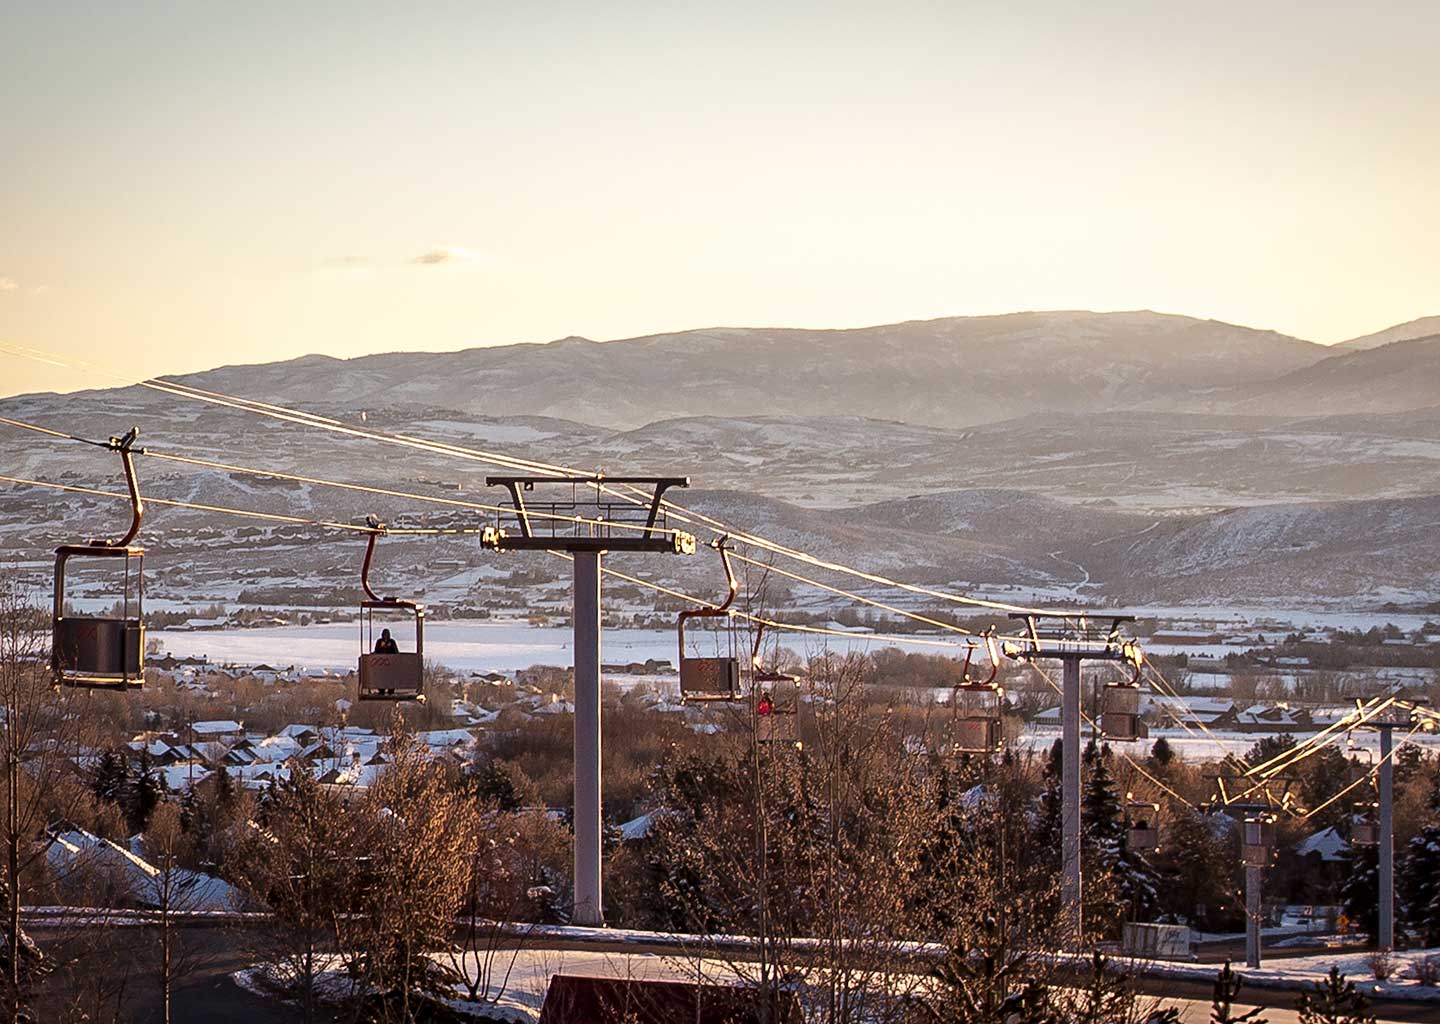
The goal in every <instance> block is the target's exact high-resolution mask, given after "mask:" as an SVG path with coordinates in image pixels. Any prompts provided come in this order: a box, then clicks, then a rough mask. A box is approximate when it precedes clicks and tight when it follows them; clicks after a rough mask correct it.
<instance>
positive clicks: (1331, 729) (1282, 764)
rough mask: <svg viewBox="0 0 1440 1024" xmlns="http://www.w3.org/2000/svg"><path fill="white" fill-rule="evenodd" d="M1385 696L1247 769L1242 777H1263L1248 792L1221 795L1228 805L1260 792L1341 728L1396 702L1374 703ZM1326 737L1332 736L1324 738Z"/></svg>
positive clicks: (1328, 741) (1355, 724)
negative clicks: (1229, 795) (1227, 796)
mask: <svg viewBox="0 0 1440 1024" xmlns="http://www.w3.org/2000/svg"><path fill="white" fill-rule="evenodd" d="M1382 699H1383V698H1381V697H1372V698H1371V699H1370V700H1369V701H1367V702H1366V703H1365V705H1364V706H1363V707H1360V708H1357V709H1356V710H1355V711H1353V712H1351V713H1350V714H1348V715H1345V716H1344V717H1343V718H1341V719H1339V720H1338V721H1336V722H1333V723H1332V724H1330V725H1328V726H1326V727H1325V728H1324V729H1322V730H1321V731H1320V732H1318V733H1316V734H1315V735H1314V736H1310V737H1307V738H1306V740H1305V742H1304V743H1302V744H1298V745H1296V746H1294V747H1292V748H1290V749H1289V750H1285V751H1281V752H1280V753H1279V754H1277V755H1276V756H1274V757H1272V758H1270V759H1269V760H1267V761H1264V762H1262V763H1261V764H1258V765H1256V766H1255V767H1254V768H1251V769H1249V770H1248V771H1246V772H1244V774H1243V775H1242V778H1251V777H1255V776H1258V777H1259V779H1260V781H1259V782H1257V783H1255V785H1253V786H1251V787H1250V788H1249V789H1247V790H1245V792H1243V793H1239V794H1237V795H1235V796H1233V797H1229V798H1225V796H1224V793H1223V791H1222V793H1221V797H1222V799H1224V800H1225V804H1226V806H1229V805H1230V804H1233V803H1237V802H1239V801H1241V800H1244V799H1245V798H1246V797H1248V796H1250V795H1251V794H1253V793H1258V792H1260V791H1261V790H1264V789H1266V788H1267V787H1268V786H1269V785H1270V783H1271V782H1272V781H1274V779H1275V776H1276V775H1278V774H1279V773H1280V772H1282V771H1284V770H1285V769H1287V768H1291V767H1294V766H1295V765H1297V764H1300V763H1302V762H1303V761H1305V759H1306V758H1309V757H1311V756H1312V755H1314V754H1317V753H1319V752H1320V751H1321V750H1323V749H1325V748H1326V747H1328V746H1329V745H1330V744H1331V743H1334V742H1335V740H1337V739H1338V738H1339V737H1340V732H1339V730H1341V729H1344V730H1346V732H1347V733H1348V732H1349V731H1351V730H1353V729H1355V728H1358V727H1359V726H1361V725H1364V724H1365V723H1366V722H1368V721H1369V720H1370V719H1372V718H1374V717H1375V716H1376V715H1378V714H1380V713H1381V712H1382V711H1385V710H1386V709H1388V708H1389V707H1390V706H1391V705H1392V704H1394V703H1395V699H1394V698H1393V697H1392V698H1390V699H1388V700H1385V702H1384V703H1383V704H1380V705H1379V706H1378V707H1377V706H1373V705H1375V702H1376V701H1379V700H1382ZM1352 716H1353V717H1354V721H1351V719H1352ZM1324 737H1329V738H1328V739H1324ZM1322 739H1323V742H1322Z"/></svg>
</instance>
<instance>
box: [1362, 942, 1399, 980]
mask: <svg viewBox="0 0 1440 1024" xmlns="http://www.w3.org/2000/svg"><path fill="white" fill-rule="evenodd" d="M1365 966H1366V967H1368V968H1370V973H1371V974H1373V975H1374V976H1375V980H1376V981H1389V980H1390V978H1391V976H1392V975H1393V974H1394V973H1395V957H1394V956H1392V955H1391V953H1390V951H1389V950H1385V949H1376V950H1371V951H1370V952H1369V953H1367V954H1366V955H1365Z"/></svg>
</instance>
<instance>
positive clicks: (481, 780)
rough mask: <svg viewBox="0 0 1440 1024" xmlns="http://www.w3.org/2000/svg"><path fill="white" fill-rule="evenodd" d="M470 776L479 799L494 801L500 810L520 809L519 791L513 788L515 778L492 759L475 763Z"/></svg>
mask: <svg viewBox="0 0 1440 1024" xmlns="http://www.w3.org/2000/svg"><path fill="white" fill-rule="evenodd" d="M470 777H471V780H472V783H473V785H474V787H475V795H476V796H478V797H479V798H480V799H482V800H484V801H486V802H487V803H494V804H495V805H496V806H498V807H499V808H500V810H502V811H518V810H519V809H520V793H519V791H518V790H516V788H515V780H514V779H512V778H511V777H510V773H509V772H507V771H505V769H504V768H502V767H500V765H498V764H497V763H496V762H495V761H494V760H493V759H489V760H486V761H485V763H484V764H481V765H477V766H476V767H475V769H474V770H473V771H472V772H471V776H470Z"/></svg>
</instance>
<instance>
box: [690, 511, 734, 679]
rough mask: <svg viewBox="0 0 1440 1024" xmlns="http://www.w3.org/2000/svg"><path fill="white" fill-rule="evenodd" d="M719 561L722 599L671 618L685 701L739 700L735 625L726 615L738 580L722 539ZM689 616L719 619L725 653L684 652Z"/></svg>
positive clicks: (719, 546)
mask: <svg viewBox="0 0 1440 1024" xmlns="http://www.w3.org/2000/svg"><path fill="white" fill-rule="evenodd" d="M715 549H716V550H717V551H719V552H720V562H721V564H722V565H723V566H724V567H725V582H726V586H727V588H728V589H727V592H726V594H725V600H724V601H723V602H721V603H720V604H718V605H716V606H714V607H713V608H699V609H687V610H686V611H683V612H681V613H680V614H679V615H678V616H676V619H675V631H676V634H677V636H678V640H679V648H680V700H681V701H682V702H684V703H686V704H694V703H705V702H708V701H737V700H739V699H740V658H739V657H738V656H737V655H736V649H735V643H736V640H735V624H734V621H733V620H732V619H731V617H730V604H731V602H733V601H734V600H735V595H736V594H738V593H739V592H740V583H739V581H738V580H737V579H736V578H735V572H734V570H733V569H731V567H730V556H729V554H728V553H727V552H726V550H725V538H724V537H721V538H720V539H719V540H718V541H717V542H716V543H715ZM691 619H723V620H724V625H723V626H722V627H721V628H722V630H723V637H722V638H721V644H722V645H726V646H728V649H729V654H727V655H721V656H717V657H690V656H688V655H687V654H686V653H685V625H686V623H688V622H689V621H690V620H691Z"/></svg>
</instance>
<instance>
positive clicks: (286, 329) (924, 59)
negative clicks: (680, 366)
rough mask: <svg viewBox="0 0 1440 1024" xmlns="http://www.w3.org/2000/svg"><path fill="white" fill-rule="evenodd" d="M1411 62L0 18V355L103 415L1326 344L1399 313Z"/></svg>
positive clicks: (150, 8)
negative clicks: (893, 349)
mask: <svg viewBox="0 0 1440 1024" xmlns="http://www.w3.org/2000/svg"><path fill="white" fill-rule="evenodd" d="M1437 39H1440V4H1435V3H1433V2H1430V0H1416V2H1407V3H1396V2H1388V3H1387V2H1384V0H1380V2H1377V3H1371V4H1357V3H1353V2H1345V3H1333V2H1326V0H1309V2H1304V3H1301V2H1290V0H1274V2H1266V0H1261V2H1255V0H1247V2H1230V0H1216V2H1212V3H1209V4H1180V3H1171V2H1165V0H1144V2H1139V0H1137V2H1112V0H1093V2H1090V3H1086V4H1074V3H1071V2H1069V0H1029V2H1026V0H1017V2H1013V3H1008V4H999V3H972V2H968V0H946V2H936V3H920V2H908V0H887V2H884V3H881V2H878V0H876V2H873V3H868V4H851V3H845V2H838V0H837V2H830V3H823V4H810V3H804V2H788V3H784V4H775V3H773V2H751V0H729V2H727V3H714V2H709V3H704V4H698V3H690V2H687V0H667V2H665V3H658V2H649V3H639V2H636V3H627V2H603V0H586V2H577V3H569V2H550V0H534V2H530V3H520V4H517V3H513V2H511V3H504V4H498V3H488V2H482V0H469V2H464V3H413V4H404V5H402V4H389V3H387V4H381V3H364V2H360V0H350V2H345V3H333V4H332V3H324V2H319V0H316V2H311V3H306V4H291V3H285V4H278V3H277V4H269V3H263V2H256V3H248V4H219V3H203V2H196V0H191V2H185V3H173V4H166V3H158V2H157V3H147V4H143V5H139V4H113V3H95V4H78V3H69V2H64V0H57V2H53V3H46V4H38V3H31V4H15V5H11V6H9V7H8V8H7V9H6V12H5V15H4V30H3V32H0V125H3V126H4V127H3V132H0V341H4V342H8V343H11V344H14V345H24V346H29V347H32V348H37V349H42V350H45V351H48V352H52V353H56V354H59V355H60V356H61V357H62V358H63V359H65V360H85V361H88V362H90V363H95V364H100V365H102V366H105V367H113V368H115V369H116V370H117V371H119V372H120V373H121V374H122V375H124V376H126V377H129V378H131V379H135V378H139V377H143V376H147V375H150V374H158V373H173V372H184V371H189V370H196V369H202V368H206V367H210V366H215V365H221V364H227V363H245V362H264V361H269V360H274V359H284V358H290V357H293V356H297V355H300V354H304V353H309V352H323V353H327V354H330V355H335V356H342V357H346V356H354V355H361V354H364V353H369V352H377V351H395V350H406V349H425V350H440V349H457V348H464V347H470V346H478V345H497V344H508V343H513V342H534V341H547V340H551V339H554V338H559V337H564V336H567V335H576V334H578V335H583V336H586V337H590V338H597V339H611V338H618V337H630V336H636V335H642V334H651V333H658V332H663V331H670V330H683V329H687V328H695V327H707V326H715V325H735V326H792V327H847V326H858V325H862V324H874V323H888V322H893V321H899V320H908V319H919V318H929V317H939V316H955V315H969V314H987V313H1003V312H1011V311H1015V310H1025V309H1097V310H1106V309H1139V308H1148V309H1156V310H1160V311H1164V312H1173V313H1184V314H1189V315H1193V316H1201V317H1214V318H1216V319H1221V320H1227V321H1231V322H1234V323H1242V324H1246V325H1248V326H1253V327H1261V328H1267V329H1274V330H1278V331H1282V332H1284V333H1287V334H1294V335H1297V336H1300V337H1305V338H1308V339H1311V340H1315V341H1321V342H1326V343H1330V342H1335V341H1340V340H1343V339H1345V338H1348V337H1352V336H1355V335H1359V334H1364V333H1369V332H1371V331H1375V330H1379V329H1381V328H1383V327H1386V326H1389V325H1391V324H1394V323H1398V322H1401V321H1406V320H1410V319H1413V318H1416V317H1419V316H1424V315H1429V314H1434V313H1440V244H1437V239H1440V198H1437V188H1436V185H1435V172H1436V169H1437V168H1440V61H1437V60H1435V49H1434V48H1435V44H1436V40H1437ZM0 360H4V362H5V369H6V372H5V373H4V374H3V376H0V394H13V393H18V392H24V391H30V390H37V389H42V388H43V389H70V388H77V387H92V386H97V385H100V384H106V383H110V382H111V381H109V380H106V379H103V377H97V376H96V373H95V371H88V370H86V371H81V370H76V369H74V368H64V367H58V366H53V365H46V364H41V363H32V362H29V361H26V360H20V359H17V358H16V357H14V356H10V355H0Z"/></svg>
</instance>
